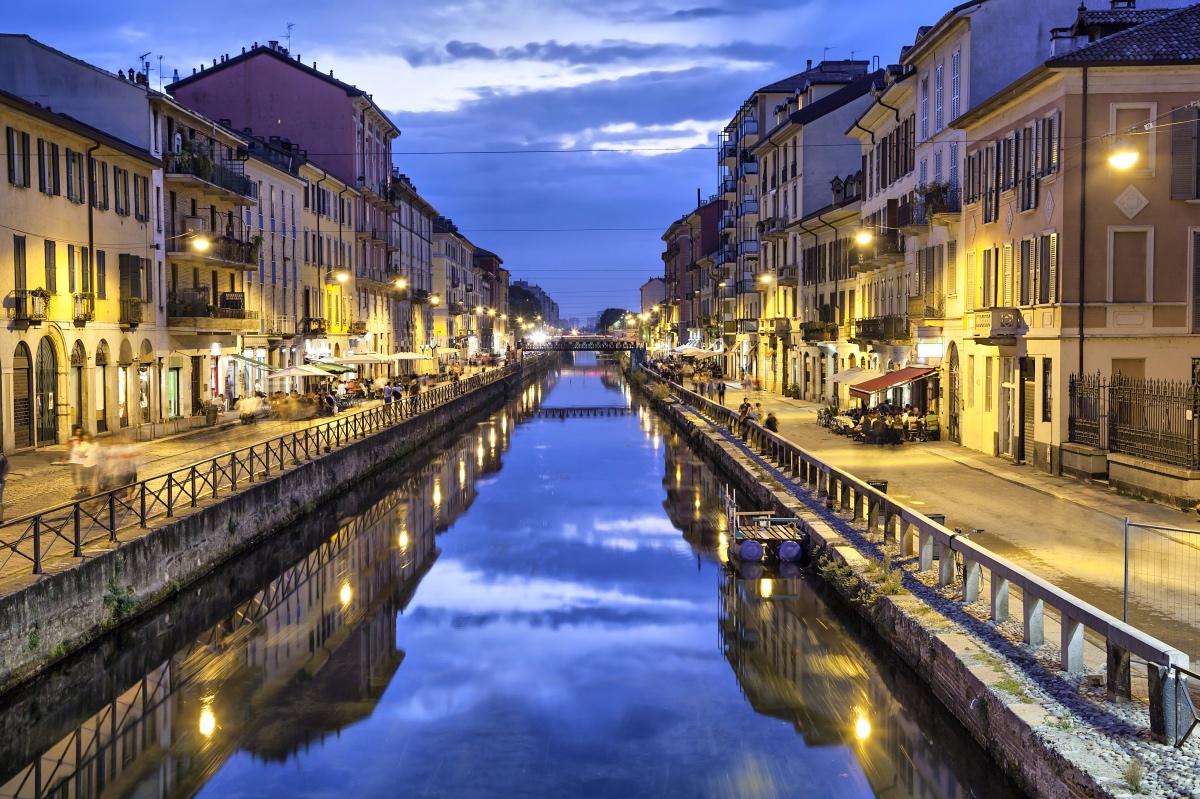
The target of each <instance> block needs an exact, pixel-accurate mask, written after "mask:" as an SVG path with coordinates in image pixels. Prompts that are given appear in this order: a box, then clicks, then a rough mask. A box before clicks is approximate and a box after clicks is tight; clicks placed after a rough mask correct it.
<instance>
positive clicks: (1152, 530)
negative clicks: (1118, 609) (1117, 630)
mask: <svg viewBox="0 0 1200 799" xmlns="http://www.w3.org/2000/svg"><path fill="white" fill-rule="evenodd" d="M1124 618H1125V621H1126V622H1128V623H1130V624H1133V625H1136V626H1137V627H1139V628H1142V629H1145V630H1148V631H1153V633H1154V634H1155V635H1157V636H1159V637H1161V638H1162V639H1163V640H1164V641H1167V642H1169V643H1170V644H1171V645H1173V646H1177V647H1179V648H1180V649H1181V650H1183V651H1184V652H1187V653H1188V655H1189V657H1191V658H1192V659H1193V662H1196V661H1200V531H1196V530H1187V529H1183V528H1179V527H1164V526H1162V525H1155V524H1140V523H1136V522H1131V521H1129V520H1128V519H1126V520H1125V602H1124Z"/></svg>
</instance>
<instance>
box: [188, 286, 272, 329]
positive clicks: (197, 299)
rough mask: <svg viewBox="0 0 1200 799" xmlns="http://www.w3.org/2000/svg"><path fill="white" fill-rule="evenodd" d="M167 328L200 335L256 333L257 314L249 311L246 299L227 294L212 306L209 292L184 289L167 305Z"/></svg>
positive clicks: (229, 292) (222, 294)
mask: <svg viewBox="0 0 1200 799" xmlns="http://www.w3.org/2000/svg"><path fill="white" fill-rule="evenodd" d="M167 324H168V325H170V326H171V327H173V328H188V329H192V330H195V331H196V332H197V333H257V332H258V329H259V325H258V312H257V311H247V310H246V295H245V294H243V293H242V292H240V291H225V292H222V293H221V294H220V295H218V297H217V303H216V304H215V305H213V304H212V303H211V301H210V294H209V290H208V289H207V288H199V289H182V290H180V291H178V292H176V293H174V294H172V295H171V298H170V299H169V300H168V302H167Z"/></svg>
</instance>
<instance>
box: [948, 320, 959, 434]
mask: <svg viewBox="0 0 1200 799" xmlns="http://www.w3.org/2000/svg"><path fill="white" fill-rule="evenodd" d="M946 363H947V367H946V374H947V379H948V381H949V383H950V387H949V389H950V390H949V392H948V395H949V396H948V399H949V402H948V403H947V408H948V415H947V419H946V432H947V434H948V435H949V437H950V440H951V441H953V442H954V443H955V444H961V443H962V428H961V425H960V421H959V414H960V408H959V402H960V400H959V396H960V394H961V388H960V385H961V384H960V381H959V368H958V347H957V346H955V344H954V342H953V341H951V342H950V356H949V357H948V358H947V359H946Z"/></svg>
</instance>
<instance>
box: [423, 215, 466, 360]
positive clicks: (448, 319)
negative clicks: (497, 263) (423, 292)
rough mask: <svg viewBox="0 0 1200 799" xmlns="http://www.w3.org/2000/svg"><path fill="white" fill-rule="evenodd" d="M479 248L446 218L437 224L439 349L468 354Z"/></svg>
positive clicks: (435, 323) (435, 316)
mask: <svg viewBox="0 0 1200 799" xmlns="http://www.w3.org/2000/svg"><path fill="white" fill-rule="evenodd" d="M474 253H475V245H473V244H472V243H471V241H470V240H469V239H468V238H467V237H466V236H464V235H462V234H461V233H459V231H458V226H457V225H455V224H454V222H453V221H451V220H450V219H447V218H446V217H443V216H439V217H438V218H436V219H434V221H433V293H434V297H436V298H437V300H438V301H437V303H436V305H435V306H434V309H433V335H434V340H435V342H436V344H437V346H438V347H439V348H442V349H462V350H463V351H464V352H465V351H466V345H467V339H468V338H469V336H470V329H471V321H470V316H471V311H472V310H474V307H475V306H474V305H469V304H468V303H469V300H468V297H471V298H472V299H473V298H474V290H473V289H474V260H475V258H474Z"/></svg>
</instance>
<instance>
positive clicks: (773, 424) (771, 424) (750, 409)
mask: <svg viewBox="0 0 1200 799" xmlns="http://www.w3.org/2000/svg"><path fill="white" fill-rule="evenodd" d="M745 422H754V423H755V424H761V425H762V426H763V427H765V428H767V429H768V430H770V431H771V432H772V433H778V432H779V420H778V419H777V418H775V413H774V412H773V411H772V412H770V413H768V414H767V415H766V417H765V418H764V417H763V409H762V403H761V402H756V403H754V404H753V405H751V404H750V400H749V398H743V399H742V404H741V405H739V406H738V423H739V424H744V423H745Z"/></svg>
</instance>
